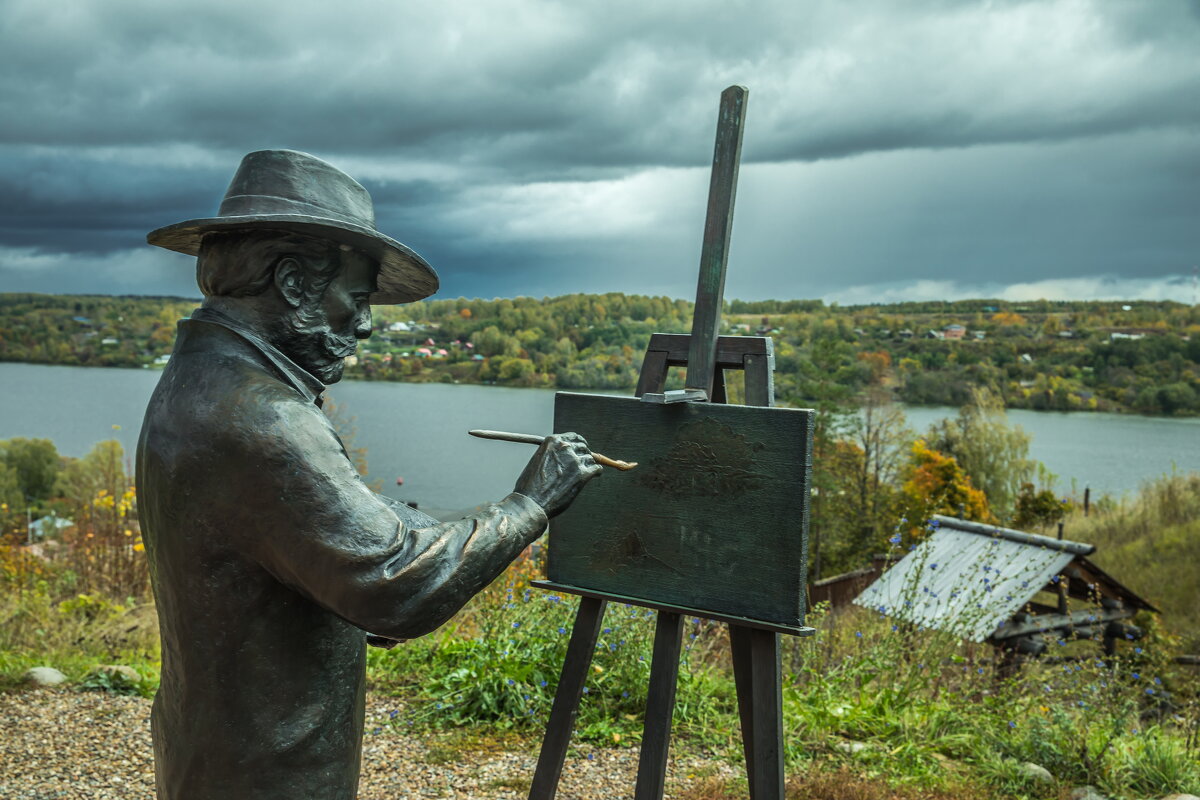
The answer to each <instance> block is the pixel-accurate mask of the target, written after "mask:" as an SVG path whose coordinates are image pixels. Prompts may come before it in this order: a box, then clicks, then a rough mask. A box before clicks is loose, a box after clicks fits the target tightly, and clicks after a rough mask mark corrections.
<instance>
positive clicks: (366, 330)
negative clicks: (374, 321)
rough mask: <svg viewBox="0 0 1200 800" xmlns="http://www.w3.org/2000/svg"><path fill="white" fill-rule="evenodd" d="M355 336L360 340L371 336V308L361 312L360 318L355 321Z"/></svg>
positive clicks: (368, 307)
mask: <svg viewBox="0 0 1200 800" xmlns="http://www.w3.org/2000/svg"><path fill="white" fill-rule="evenodd" d="M354 335H355V336H356V337H357V338H359V339H366V338H368V337H369V336H370V335H371V307H370V306H367V307H366V308H365V309H363V310H362V311H361V312H359V314H358V318H357V319H355V320H354Z"/></svg>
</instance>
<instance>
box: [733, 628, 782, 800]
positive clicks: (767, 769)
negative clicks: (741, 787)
mask: <svg viewBox="0 0 1200 800" xmlns="http://www.w3.org/2000/svg"><path fill="white" fill-rule="evenodd" d="M747 635H748V636H749V638H750V675H751V677H750V684H751V685H750V703H751V706H752V707H753V711H752V713H751V716H752V720H751V729H750V731H747V730H746V729H745V728H743V729H742V736H743V737H747V736H748V737H749V738H750V739H751V741H752V742H753V744H752V747H751V751H752V753H753V760H752V762H751V763H749V764H748V765H747V766H748V768H749V780H750V785H751V786H752V787H753V792H752V794H751V795H750V798H751V800H783V682H782V676H783V661H782V651H781V649H780V647H779V634H777V633H769V632H767V631H762V630H753V629H751V630H748V631H747Z"/></svg>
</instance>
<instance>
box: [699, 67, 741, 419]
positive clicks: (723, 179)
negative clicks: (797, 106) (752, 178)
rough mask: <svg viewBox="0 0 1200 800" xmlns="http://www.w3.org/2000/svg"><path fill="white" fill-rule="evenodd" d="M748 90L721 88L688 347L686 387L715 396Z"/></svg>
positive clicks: (706, 395)
mask: <svg viewBox="0 0 1200 800" xmlns="http://www.w3.org/2000/svg"><path fill="white" fill-rule="evenodd" d="M748 96H749V90H747V89H746V87H744V86H730V87H729V88H728V89H726V90H725V91H723V92H721V110H720V112H719V115H718V117H717V142H716V146H715V147H714V149H713V166H712V179H711V181H710V183H709V187H708V212H707V215H706V216H705V219H704V243H703V245H702V247H701V250H700V280H699V283H698V284H697V287H696V309H695V311H694V313H693V315H692V340H691V347H690V349H689V351H688V365H687V378H686V380H685V382H684V386H685V388H687V389H698V390H700V391H703V392H704V396H705V399H711V398H712V392H713V376H714V373H715V371H716V356H717V335H718V334H719V333H720V324H721V307H722V305H723V304H724V302H725V271H726V266H727V265H728V263H729V238H730V234H731V233H732V231H733V201H734V198H735V196H736V195H737V176H738V167H739V166H740V164H741V160H742V131H743V129H744V128H745V123H746V99H747V97H748Z"/></svg>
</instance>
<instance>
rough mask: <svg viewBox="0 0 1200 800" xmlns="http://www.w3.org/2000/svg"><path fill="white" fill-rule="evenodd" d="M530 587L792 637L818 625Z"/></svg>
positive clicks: (558, 586) (542, 584)
mask: <svg viewBox="0 0 1200 800" xmlns="http://www.w3.org/2000/svg"><path fill="white" fill-rule="evenodd" d="M529 585H530V586H534V587H537V588H538V589H545V590H547V591H551V592H563V593H565V594H574V595H578V596H580V597H594V598H597V599H599V600H608V601H610V602H613V603H628V604H629V605H631V606H639V607H641V608H653V609H656V610H658V611H668V612H671V613H673V614H682V615H683V616H686V617H702V618H704V619H712V620H716V621H717V622H727V623H729V624H730V625H740V626H742V627H744V628H758V629H760V630H764V631H772V632H774V633H786V634H789V635H791V636H813V635H814V634H816V632H817V629H816V628H809V627H807V626H805V625H781V624H779V623H775V622H763V621H762V620H758V619H748V618H746V617H737V616H734V615H732V614H718V613H715V612H712V611H702V610H700V609H696V608H689V607H687V606H677V605H672V604H670V603H660V602H651V601H649V600H645V599H643V598H640V597H629V596H627V595H622V594H614V593H612V592H602V591H598V590H596V589H585V588H583V587H580V586H571V585H569V584H565V583H555V582H554V581H541V580H538V581H530V582H529Z"/></svg>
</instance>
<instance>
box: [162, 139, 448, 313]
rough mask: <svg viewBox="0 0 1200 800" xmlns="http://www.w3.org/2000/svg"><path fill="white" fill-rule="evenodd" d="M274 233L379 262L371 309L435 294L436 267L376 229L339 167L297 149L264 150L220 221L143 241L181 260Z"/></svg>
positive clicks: (370, 210) (364, 198) (240, 175)
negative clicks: (240, 238)
mask: <svg viewBox="0 0 1200 800" xmlns="http://www.w3.org/2000/svg"><path fill="white" fill-rule="evenodd" d="M239 230H277V231H283V232H287V233H300V234H305V235H307V236H314V237H317V238H321V239H329V240H332V241H335V242H339V243H341V244H346V245H349V246H351V247H354V248H355V249H357V250H361V251H363V252H364V253H366V254H367V255H369V256H371V257H373V258H375V259H377V260H378V261H379V275H378V277H377V284H376V285H377V287H378V288H377V291H376V292H375V293H373V294H372V295H371V303H372V304H374V305H390V304H393V303H409V302H412V301H413V300H420V299H421V298H422V297H428V296H429V295H431V294H433V293H434V292H436V291H437V289H438V276H437V273H436V272H434V271H433V267H431V266H429V264H428V263H427V262H426V261H425V259H423V258H421V257H420V256H419V255H417V254H416V253H414V252H413V251H412V250H410V249H409V248H408V247H406V246H405V245H403V244H401V243H400V242H398V241H396V240H395V239H392V238H390V237H388V236H384V235H383V234H382V233H380V232H379V231H377V230H375V208H374V206H373V205H372V203H371V195H370V194H368V193H367V190H366V189H364V188H363V187H362V184H360V183H359V182H358V181H356V180H354V179H353V178H351V177H350V176H349V175H347V174H346V173H344V172H342V171H341V170H340V169H338V168H337V167H334V166H332V165H330V164H327V163H325V162H324V161H322V160H321V159H319V158H316V157H314V156H310V155H309V154H308V153H299V152H296V151H295V150H260V151H258V152H256V153H250V154H249V155H247V156H246V157H245V158H243V159H242V164H241V166H240V167H238V171H237V174H235V175H234V176H233V181H232V182H231V183H230V184H229V190H228V191H227V192H225V199H224V200H222V201H221V207H220V208H219V209H218V210H217V216H215V217H208V218H205V219H190V220H188V221H186V222H178V223H176V224H174V225H168V226H167V227H165V228H159V229H158V230H156V231H151V232H150V233H149V234H147V235H146V241H147V242H149V243H150V244H153V245H157V246H158V247H165V248H166V249H168V250H174V251H176V252H178V253H186V254H187V255H190V256H194V255H199V253H200V240H201V239H203V238H204V235H205V234H208V233H216V232H224V231H239Z"/></svg>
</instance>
